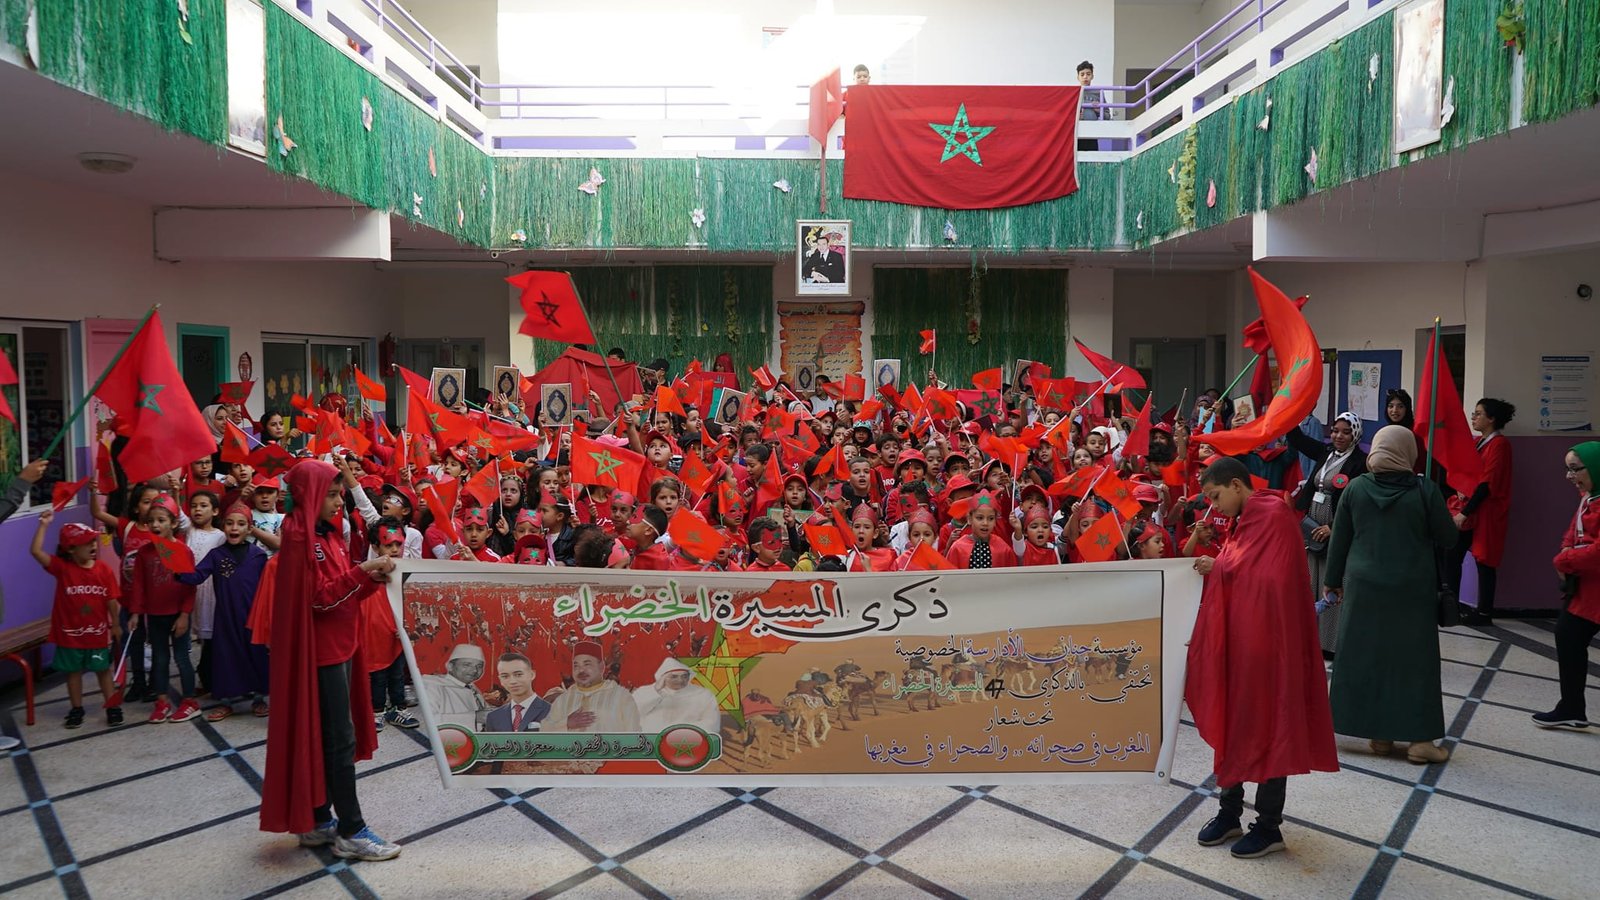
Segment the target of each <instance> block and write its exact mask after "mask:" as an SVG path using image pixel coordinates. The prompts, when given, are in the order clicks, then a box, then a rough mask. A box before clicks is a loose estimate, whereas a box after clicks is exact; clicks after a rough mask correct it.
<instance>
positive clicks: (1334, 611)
mask: <svg viewBox="0 0 1600 900" xmlns="http://www.w3.org/2000/svg"><path fill="white" fill-rule="evenodd" d="M1288 438H1289V446H1291V447H1293V448H1294V451H1295V452H1296V453H1299V454H1300V455H1302V456H1307V457H1310V459H1311V461H1312V462H1313V463H1315V464H1316V468H1314V469H1312V470H1311V477H1309V478H1307V479H1306V484H1305V487H1303V488H1301V489H1300V493H1298V494H1296V495H1295V498H1294V508H1295V509H1296V510H1297V511H1298V512H1299V513H1300V515H1301V516H1303V517H1304V518H1302V519H1301V520H1300V530H1301V532H1302V533H1303V534H1304V535H1305V539H1306V564H1307V565H1308V566H1310V568H1311V599H1312V602H1313V603H1315V602H1316V600H1317V598H1318V597H1320V596H1321V595H1322V585H1323V584H1324V583H1325V579H1324V578H1323V574H1322V570H1323V567H1324V566H1325V565H1327V559H1328V534H1329V532H1330V531H1331V530H1332V526H1333V520H1334V516H1335V515H1336V514H1337V513H1338V510H1339V497H1340V496H1341V495H1342V494H1344V492H1345V488H1346V487H1347V486H1348V485H1349V484H1350V482H1351V481H1353V480H1355V479H1356V478H1357V477H1359V476H1361V475H1364V474H1366V472H1367V454H1365V453H1363V452H1362V450H1361V417H1360V416H1358V415H1356V414H1355V413H1353V412H1342V413H1340V414H1339V415H1338V417H1337V418H1335V419H1334V420H1333V424H1332V425H1329V426H1328V443H1326V444H1323V443H1321V442H1319V441H1316V440H1314V439H1312V438H1309V437H1307V436H1306V434H1305V432H1303V431H1301V430H1300V429H1299V428H1298V427H1297V428H1295V429H1294V430H1293V431H1291V432H1289V434H1288ZM1317 639H1318V641H1319V642H1320V643H1321V644H1322V655H1323V656H1324V657H1326V658H1328V659H1332V658H1333V654H1334V651H1335V650H1337V649H1338V645H1339V608H1338V607H1336V606H1330V607H1328V608H1327V609H1325V610H1323V612H1322V614H1321V615H1319V616H1317Z"/></svg>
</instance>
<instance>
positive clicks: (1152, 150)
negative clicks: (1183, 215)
mask: <svg viewBox="0 0 1600 900" xmlns="http://www.w3.org/2000/svg"><path fill="white" fill-rule="evenodd" d="M1183 145H1184V137H1183V136H1182V135H1177V134H1175V135H1173V136H1172V137H1169V138H1167V139H1166V140H1164V141H1162V142H1161V143H1159V144H1156V145H1155V146H1153V147H1147V148H1145V150H1144V152H1143V153H1140V154H1139V155H1138V156H1135V157H1132V158H1130V159H1127V160H1124V161H1123V163H1122V167H1123V168H1122V173H1123V174H1122V195H1123V197H1125V198H1126V202H1125V205H1124V208H1123V212H1122V233H1123V235H1124V237H1125V238H1126V239H1127V242H1128V243H1130V244H1132V245H1133V246H1135V247H1148V246H1150V245H1151V244H1155V243H1159V242H1160V241H1163V240H1165V239H1166V238H1168V237H1170V236H1171V235H1173V234H1176V233H1177V232H1178V231H1179V229H1181V228H1183V227H1184V224H1183V221H1182V220H1181V219H1180V218H1179V217H1178V202H1177V196H1178V185H1177V183H1176V181H1175V179H1176V177H1177V171H1178V169H1177V166H1178V157H1179V155H1180V154H1181V153H1182V152H1183ZM1141 214H1142V215H1141Z"/></svg>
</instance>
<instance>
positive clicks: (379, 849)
mask: <svg viewBox="0 0 1600 900" xmlns="http://www.w3.org/2000/svg"><path fill="white" fill-rule="evenodd" d="M333 855H334V856H337V857H339V858H340V859H364V860H366V861H368V862H378V861H380V860H385V859H394V858H395V857H396V856H399V855H400V845H399V844H391V843H389V842H388V841H386V840H384V839H383V838H381V837H378V836H377V835H376V834H373V833H372V829H371V828H363V829H361V830H360V831H358V832H356V833H355V834H353V835H351V836H349V837H344V836H342V835H341V836H340V837H338V838H335V839H334V842H333Z"/></svg>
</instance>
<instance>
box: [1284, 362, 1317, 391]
mask: <svg viewBox="0 0 1600 900" xmlns="http://www.w3.org/2000/svg"><path fill="white" fill-rule="evenodd" d="M1310 362H1311V360H1309V359H1297V360H1295V361H1294V367H1293V368H1291V369H1290V370H1289V372H1288V374H1286V375H1284V376H1283V387H1281V388H1279V389H1278V393H1277V394H1276V396H1278V397H1288V396H1290V395H1291V391H1290V388H1289V379H1291V378H1293V377H1294V376H1295V373H1296V372H1299V371H1300V370H1301V369H1304V368H1305V367H1306V366H1307V365H1308V364H1309V363H1310Z"/></svg>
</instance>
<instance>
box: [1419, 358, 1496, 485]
mask: <svg viewBox="0 0 1600 900" xmlns="http://www.w3.org/2000/svg"><path fill="white" fill-rule="evenodd" d="M1437 350H1438V333H1437V332H1435V334H1434V336H1433V337H1432V338H1430V339H1429V341H1428V358H1427V360H1426V361H1425V362H1423V364H1422V383H1421V385H1420V386H1419V387H1418V388H1417V422H1416V425H1414V426H1413V427H1414V428H1415V429H1416V432H1417V437H1420V438H1422V443H1423V446H1425V447H1427V449H1428V452H1429V453H1431V454H1433V458H1434V460H1436V461H1437V462H1438V463H1439V465H1441V466H1444V470H1445V471H1444V474H1445V479H1446V480H1447V481H1448V482H1449V483H1450V486H1451V487H1453V488H1455V489H1456V490H1458V491H1460V492H1461V493H1463V494H1471V493H1472V492H1473V491H1476V490H1477V489H1478V483H1479V482H1481V481H1483V457H1481V456H1479V455H1478V442H1477V441H1476V440H1475V439H1473V437H1472V429H1471V428H1470V427H1468V425H1467V416H1466V413H1465V412H1464V411H1463V410H1464V408H1465V407H1463V406H1462V403H1461V392H1460V391H1457V390H1456V380H1455V379H1454V378H1452V377H1451V376H1450V361H1449V360H1448V359H1445V358H1444V357H1443V356H1440V355H1439V354H1438V353H1437V352H1436V351H1437ZM1435 365H1438V366H1439V372H1438V374H1437V376H1435V374H1434V371H1433V367H1434V366H1435ZM1436 377H1437V380H1438V386H1439V389H1438V390H1437V391H1435V390H1434V381H1435V378H1436ZM1430 425H1431V426H1432V428H1431V430H1430V427H1429V426H1430Z"/></svg>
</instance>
